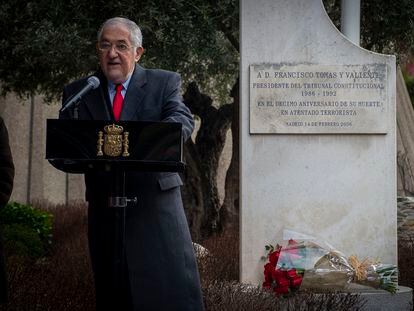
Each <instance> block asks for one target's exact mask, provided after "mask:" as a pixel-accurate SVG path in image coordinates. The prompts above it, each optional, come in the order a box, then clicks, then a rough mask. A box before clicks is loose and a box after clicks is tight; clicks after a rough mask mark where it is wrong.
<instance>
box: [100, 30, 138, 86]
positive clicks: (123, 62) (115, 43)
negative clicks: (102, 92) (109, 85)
mask: <svg viewBox="0 0 414 311" xmlns="http://www.w3.org/2000/svg"><path fill="white" fill-rule="evenodd" d="M97 48H98V55H99V62H100V66H101V69H102V71H103V73H104V75H105V76H106V78H107V79H108V80H109V81H111V82H113V83H114V84H118V83H123V82H125V81H126V80H127V79H128V77H129V75H130V74H131V73H132V71H133V70H134V67H135V62H137V61H138V60H139V59H140V58H141V56H142V53H143V52H144V49H143V48H142V47H133V46H132V43H131V39H130V35H129V31H128V28H126V27H125V26H124V25H122V24H115V25H109V26H106V27H105V28H104V29H103V31H102V35H101V39H100V41H99V42H98V44H97Z"/></svg>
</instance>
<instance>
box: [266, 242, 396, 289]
mask: <svg viewBox="0 0 414 311" xmlns="http://www.w3.org/2000/svg"><path fill="white" fill-rule="evenodd" d="M266 250H267V251H268V256H267V259H268V260H267V262H266V264H265V266H264V282H263V287H264V288H266V289H269V290H272V291H274V292H275V294H277V295H281V294H289V293H292V292H295V291H297V290H299V288H302V289H305V288H306V289H314V290H338V291H352V290H356V289H358V290H361V289H364V288H365V286H368V287H370V288H380V289H385V290H387V291H389V292H391V293H395V291H396V288H397V285H398V269H397V267H396V266H395V265H389V264H388V265H386V264H380V263H378V262H373V261H370V260H368V259H365V260H363V261H359V260H358V258H357V257H356V256H351V257H349V258H348V259H347V258H346V256H345V255H344V254H342V253H341V252H339V251H336V250H333V249H332V247H330V246H328V244H326V243H316V242H314V241H295V240H292V239H291V240H289V242H288V245H286V246H284V247H282V246H280V245H277V246H276V247H273V246H272V245H267V246H266Z"/></svg>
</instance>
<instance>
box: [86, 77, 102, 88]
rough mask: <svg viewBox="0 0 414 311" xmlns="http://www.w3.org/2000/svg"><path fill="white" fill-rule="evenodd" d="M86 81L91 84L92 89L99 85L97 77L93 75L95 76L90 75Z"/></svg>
mask: <svg viewBox="0 0 414 311" xmlns="http://www.w3.org/2000/svg"><path fill="white" fill-rule="evenodd" d="M87 82H88V84H90V85H91V86H92V89H96V88H97V87H98V86H99V84H100V83H101V82H100V81H99V79H98V78H97V77H95V76H90V77H89V78H88V81H87Z"/></svg>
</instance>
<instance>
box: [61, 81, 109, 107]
mask: <svg viewBox="0 0 414 311" xmlns="http://www.w3.org/2000/svg"><path fill="white" fill-rule="evenodd" d="M86 82H87V84H86V85H85V86H84V87H83V89H81V90H80V91H79V92H78V93H77V94H76V95H74V96H73V97H70V98H69V99H68V100H67V101H66V102H65V104H64V105H63V108H62V109H61V110H60V112H64V111H65V110H67V109H69V108H71V107H72V106H73V105H74V104H76V103H77V102H78V101H79V100H80V99H81V98H82V96H83V95H85V94H86V93H88V92H89V91H90V90H94V89H96V88H97V87H98V86H99V84H100V83H101V82H100V81H99V79H98V78H97V77H95V76H90V77H89V78H88V80H86Z"/></svg>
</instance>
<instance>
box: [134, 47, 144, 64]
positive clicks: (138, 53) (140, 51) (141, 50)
mask: <svg viewBox="0 0 414 311" xmlns="http://www.w3.org/2000/svg"><path fill="white" fill-rule="evenodd" d="M144 52H145V50H144V48H143V47H142V46H139V47H137V49H136V50H135V62H136V63H138V61H139V60H140V59H141V56H142V54H144Z"/></svg>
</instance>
